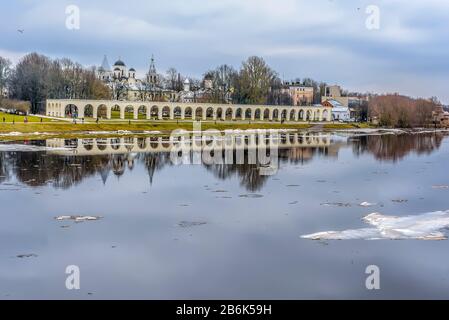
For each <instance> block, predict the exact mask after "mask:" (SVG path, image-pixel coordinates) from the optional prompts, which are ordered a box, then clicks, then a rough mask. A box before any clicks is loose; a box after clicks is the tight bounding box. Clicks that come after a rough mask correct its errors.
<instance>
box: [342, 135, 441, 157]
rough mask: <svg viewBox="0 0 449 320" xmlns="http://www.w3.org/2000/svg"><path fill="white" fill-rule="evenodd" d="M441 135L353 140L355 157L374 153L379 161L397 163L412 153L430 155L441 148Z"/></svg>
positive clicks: (376, 136) (362, 137) (391, 136)
mask: <svg viewBox="0 0 449 320" xmlns="http://www.w3.org/2000/svg"><path fill="white" fill-rule="evenodd" d="M443 138H444V135H443V134H441V133H429V134H427V133H421V134H399V135H396V134H390V135H371V136H370V135H368V136H361V137H357V139H353V140H351V142H350V143H351V144H352V149H353V152H354V154H355V155H360V154H363V153H366V152H368V153H372V154H373V155H374V157H375V158H376V159H377V160H389V161H394V162H395V161H397V160H400V159H402V158H404V157H405V156H406V155H408V154H409V153H410V152H415V153H416V154H418V155H421V154H430V153H432V152H433V151H435V150H437V149H438V148H440V146H441V142H442V140H443Z"/></svg>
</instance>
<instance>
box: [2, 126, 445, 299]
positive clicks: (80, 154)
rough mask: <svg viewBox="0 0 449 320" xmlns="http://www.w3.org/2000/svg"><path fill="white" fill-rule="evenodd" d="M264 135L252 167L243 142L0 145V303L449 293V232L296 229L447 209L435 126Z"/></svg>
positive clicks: (440, 138)
mask: <svg viewBox="0 0 449 320" xmlns="http://www.w3.org/2000/svg"><path fill="white" fill-rule="evenodd" d="M243 141H245V140H243ZM277 146H278V147H279V149H278V150H277V152H276V154H275V156H276V159H275V161H274V160H273V159H271V162H272V163H271V164H270V166H269V167H270V168H271V169H270V170H268V171H266V172H262V170H261V169H266V167H267V166H266V165H261V164H259V163H257V162H256V163H252V162H251V161H249V160H248V159H249V157H248V155H247V153H248V152H249V150H250V148H249V147H248V148H247V149H245V147H243V150H244V151H243V154H244V157H243V160H242V162H241V163H231V164H210V163H206V162H198V163H197V164H194V163H195V161H191V160H192V159H193V158H194V156H193V155H192V154H193V153H194V152H192V154H188V155H187V156H184V158H183V159H188V160H190V161H185V163H181V164H176V163H174V161H173V159H172V157H171V154H170V152H169V150H170V149H171V148H172V147H173V145H171V143H170V141H168V140H167V139H165V138H150V137H147V136H144V135H140V136H135V137H133V136H119V137H115V138H98V139H96V138H95V139H71V140H64V139H48V140H38V141H19V142H17V141H16V142H10V141H3V142H2V143H0V213H1V214H0V219H1V224H0V298H2V299H21V298H26V299H27V298H38V299H45V298H60V299H82V298H89V297H91V298H102V299H103V298H105V299H108V298H112V299H115V298H139V299H140V298H142V299H216V298H223V299H227V298H233V299H235V298H242V299H246V298H252V299H259V298H263V299H265V298H266V299H310V298H318V299H328V298H330V299H344V298H362V299H377V298H387V299H389V298H449V253H448V252H449V242H448V241H447V240H442V241H423V240H419V239H418V238H413V237H412V238H407V239H402V240H396V241H395V240H390V239H388V238H389V236H387V237H386V238H385V239H379V240H367V239H366V238H356V239H343V240H327V239H322V240H311V239H306V238H302V236H305V235H309V234H313V233H317V232H325V231H340V230H351V229H356V230H357V229H360V228H366V227H370V225H369V224H367V223H366V221H363V220H362V218H363V217H364V216H366V215H368V214H370V213H373V212H378V213H380V214H382V215H386V216H397V217H403V216H408V215H413V216H415V215H420V214H424V213H429V212H435V211H444V210H448V209H449V187H447V185H448V184H449V174H448V169H447V168H448V167H447V166H448V160H449V138H448V137H447V136H445V135H444V134H443V133H421V134H383V135H380V134H367V135H365V134H343V133H340V134H325V133H319V134H312V133H311V134H307V135H303V134H299V135H298V134H296V135H294V134H293V133H289V134H285V133H283V134H282V135H281V137H280V143H279V144H278V145H277ZM233 148H234V149H235V150H234V152H237V149H238V148H237V147H235V146H234V147H233ZM235 162H237V161H235ZM273 163H274V166H273ZM364 202H365V203H364ZM363 203H364V204H363ZM361 204H363V205H361ZM58 217H59V219H58ZM76 217H78V219H77V218H76ZM83 217H84V218H83ZM89 217H90V218H91V220H83V219H89ZM407 227H410V228H412V227H413V226H407ZM439 231H440V232H443V233H444V229H442V230H439ZM370 265H375V266H377V267H378V268H379V270H380V278H379V279H380V289H379V290H368V289H367V287H366V284H365V282H366V278H367V277H368V276H369V275H368V274H366V273H365V271H366V268H367V267H368V266H370ZM67 266H77V267H78V268H79V279H80V289H79V290H68V289H67V287H66V279H67V277H69V276H70V275H69V274H66V268H67Z"/></svg>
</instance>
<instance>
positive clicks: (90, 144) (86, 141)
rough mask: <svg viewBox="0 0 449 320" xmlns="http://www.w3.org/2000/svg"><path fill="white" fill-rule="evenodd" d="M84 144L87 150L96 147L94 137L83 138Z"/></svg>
mask: <svg viewBox="0 0 449 320" xmlns="http://www.w3.org/2000/svg"><path fill="white" fill-rule="evenodd" d="M82 144H83V146H84V149H86V151H90V150H92V149H93V148H94V139H83V140H82Z"/></svg>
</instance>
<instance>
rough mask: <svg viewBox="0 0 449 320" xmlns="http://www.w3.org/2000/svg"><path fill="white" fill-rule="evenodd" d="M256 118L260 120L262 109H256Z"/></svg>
mask: <svg viewBox="0 0 449 320" xmlns="http://www.w3.org/2000/svg"><path fill="white" fill-rule="evenodd" d="M254 119H256V120H260V109H256V111H254Z"/></svg>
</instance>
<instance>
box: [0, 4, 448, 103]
mask: <svg viewBox="0 0 449 320" xmlns="http://www.w3.org/2000/svg"><path fill="white" fill-rule="evenodd" d="M70 5H75V6H76V7H77V8H79V28H67V26H66V22H67V21H68V22H73V20H72V19H71V18H72V17H73V16H72V15H70V13H66V8H67V6H70ZM373 6H375V7H374V8H376V10H377V9H378V13H379V14H378V15H376V12H374V11H372V10H370V9H371V8H373ZM367 10H368V12H367ZM0 12H2V13H3V14H2V19H0V30H1V31H0V56H3V57H7V58H9V59H10V60H11V61H13V62H14V63H16V62H17V61H19V59H20V57H22V56H23V55H25V54H26V53H29V52H39V53H42V54H45V55H48V56H50V57H52V58H61V57H68V58H71V59H73V60H75V61H78V62H80V63H82V64H83V65H85V66H92V65H100V64H101V62H102V59H103V56H104V55H105V54H106V55H107V56H108V59H109V63H110V64H111V65H112V64H113V63H114V61H115V60H117V59H118V58H119V57H120V58H121V59H122V60H123V61H124V62H125V63H126V65H127V67H128V68H130V67H134V68H135V69H136V70H137V76H138V77H144V74H145V73H146V72H147V70H148V67H149V61H150V57H151V55H152V54H154V57H155V60H156V68H157V69H158V72H160V73H165V71H166V70H167V69H168V68H170V67H175V68H176V69H177V70H178V71H179V72H181V73H182V74H183V75H185V76H190V77H196V78H200V77H201V76H202V75H203V74H204V72H205V71H207V70H210V69H214V68H215V67H217V66H219V65H220V64H223V63H226V64H230V65H233V66H234V67H235V68H239V67H240V65H241V63H242V61H243V60H245V59H246V58H248V57H249V56H252V55H257V56H261V57H263V58H264V59H265V60H266V61H267V63H268V64H269V65H270V66H271V67H272V68H273V69H275V70H276V71H277V72H278V74H279V76H280V78H281V79H284V80H286V81H288V80H292V79H295V78H301V79H302V78H305V77H311V78H313V79H315V80H318V81H325V82H327V83H329V84H339V85H341V86H342V87H343V88H344V89H347V90H350V91H359V92H377V93H393V92H399V93H401V94H406V95H410V96H414V97H426V98H427V97H431V96H437V97H438V98H439V99H440V100H441V101H442V102H443V103H445V104H449V90H448V87H449V1H447V0H426V1H421V0H407V1H406V0H388V1H375V0H367V1H348V0H345V1H343V0H314V1H301V0H296V1H295V0H208V1H205V0H166V1H154V0H126V1H125V0H121V1H118V0H108V1H105V0H95V1H92V0H89V1H88V0H70V1H67V0H39V1H36V0H14V1H1V3H0ZM373 12H374V13H373ZM377 18H378V19H377ZM373 21H374V24H373ZM376 21H378V25H376ZM367 23H368V27H367ZM72 25H73V24H72ZM373 26H374V27H373ZM377 26H378V28H377ZM18 29H20V30H23V32H19V31H18Z"/></svg>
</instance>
